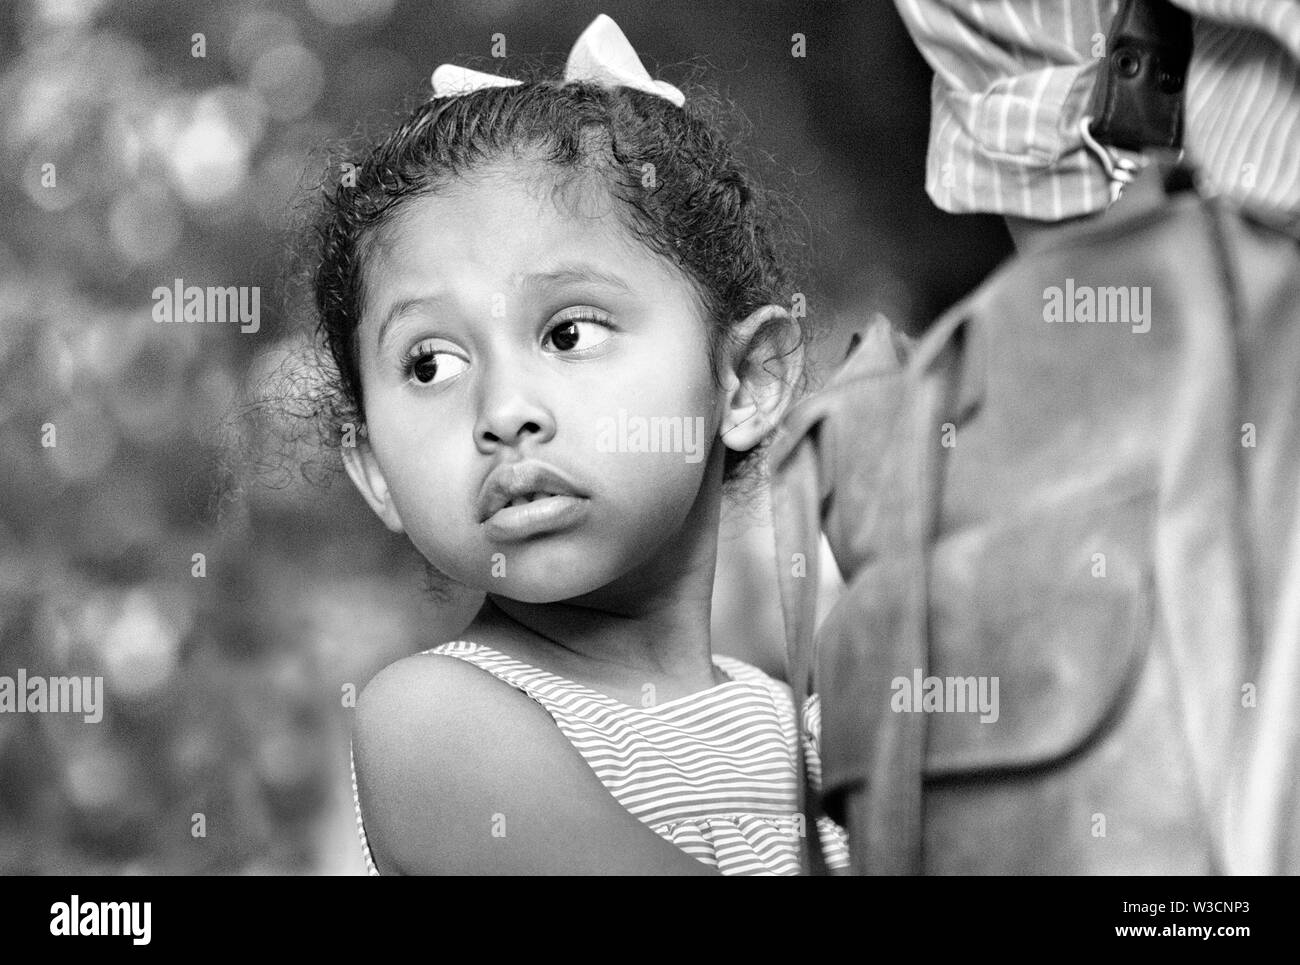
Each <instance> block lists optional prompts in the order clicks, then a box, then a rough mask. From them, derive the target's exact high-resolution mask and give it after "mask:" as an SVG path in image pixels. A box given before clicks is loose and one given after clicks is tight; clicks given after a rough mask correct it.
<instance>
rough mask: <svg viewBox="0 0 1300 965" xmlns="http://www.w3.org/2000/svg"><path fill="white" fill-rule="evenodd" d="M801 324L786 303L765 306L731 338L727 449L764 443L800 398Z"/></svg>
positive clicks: (727, 361)
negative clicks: (797, 384)
mask: <svg viewBox="0 0 1300 965" xmlns="http://www.w3.org/2000/svg"><path fill="white" fill-rule="evenodd" d="M800 336H801V333H800V330H799V323H798V322H796V321H795V320H794V319H793V318H792V317H791V316H790V313H789V311H787V310H786V309H785V308H784V307H782V306H781V305H764V306H763V307H762V308H759V309H757V310H755V311H754V312H753V313H752V314H750V315H749V317H747V318H746V319H745V320H744V321H743V322H741V323H740V324H739V325H737V326H736V327H735V328H734V329H733V330H732V332H731V334H730V336H729V344H730V346H731V351H730V353H729V354H728V357H727V358H726V359H725V360H724V362H725V365H726V368H725V370H724V371H723V373H722V376H723V378H722V384H723V388H724V389H725V390H726V398H725V400H724V405H725V411H724V412H723V416H722V425H721V430H720V434H721V437H722V441H723V442H724V443H725V444H726V446H727V448H729V449H734V450H736V451H737V452H748V451H749V450H750V449H753V448H754V447H755V446H756V445H758V444H759V443H760V442H762V441H763V439H764V437H766V436H767V434H768V433H769V432H771V431H772V430H773V429H774V428H776V425H777V423H778V422H780V421H781V416H783V415H784V414H785V410H786V408H787V407H788V406H789V405H790V400H791V399H792V398H793V396H794V388H795V382H796V381H797V380H798V377H799V374H800V372H802V371H803V340H802V338H801V337H800Z"/></svg>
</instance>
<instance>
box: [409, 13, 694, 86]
mask: <svg viewBox="0 0 1300 965" xmlns="http://www.w3.org/2000/svg"><path fill="white" fill-rule="evenodd" d="M564 79H565V81H575V80H586V81H592V82H594V83H597V84H601V85H604V86H606V87H612V86H622V87H635V88H636V89H637V90H643V91H645V92H646V93H648V94H657V95H658V96H660V97H662V98H664V99H666V100H669V101H671V102H672V103H674V104H676V105H677V106H678V107H681V106H682V104H684V103H685V102H686V95H685V94H683V93H682V92H681V91H679V90H678V89H677V88H676V87H674V86H673V85H672V84H669V83H668V82H667V81H662V80H655V79H653V78H652V77H651V76H650V75H649V74H648V73H647V72H646V69H645V67H644V66H643V65H642V63H641V58H640V57H638V56H637V55H636V51H635V50H633V49H632V45H631V44H630V43H628V40H627V37H626V36H625V35H624V34H623V31H622V30H620V29H619V27H618V24H616V23H615V22H614V21H613V20H612V19H610V18H609V17H607V16H605V14H603V13H602V14H601V15H600V16H598V17H597V18H596V19H595V20H593V21H592V22H591V26H589V27H588V28H587V29H586V30H584V31H583V32H582V35H581V36H580V37H578V40H577V42H576V43H575V44H574V45H573V50H572V51H570V52H569V60H568V62H567V63H566V64H565V65H564ZM519 83H522V81H518V80H513V79H512V78H509V77H501V76H498V75H497V74H485V73H483V72H482V71H478V70H470V69H469V68H468V67H457V66H456V65H455V64H442V65H441V66H439V67H438V69H437V70H435V71H434V72H433V96H434V97H455V96H456V95H457V94H467V93H469V92H470V91H475V90H482V89H483V88H485V87H512V86H514V85H515V84H519Z"/></svg>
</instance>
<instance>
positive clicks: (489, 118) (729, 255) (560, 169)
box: [311, 80, 807, 480]
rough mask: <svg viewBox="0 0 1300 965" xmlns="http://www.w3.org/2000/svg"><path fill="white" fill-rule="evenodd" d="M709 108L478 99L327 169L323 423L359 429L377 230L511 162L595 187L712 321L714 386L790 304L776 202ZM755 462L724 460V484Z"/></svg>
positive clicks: (541, 94) (415, 120) (591, 97)
mask: <svg viewBox="0 0 1300 965" xmlns="http://www.w3.org/2000/svg"><path fill="white" fill-rule="evenodd" d="M710 108H713V112H714V113H716V104H715V102H714V101H713V100H711V98H710V97H709V96H708V95H707V94H705V96H703V97H701V96H699V95H696V96H695V97H691V98H688V100H687V102H686V105H685V106H684V107H677V106H676V105H674V104H673V103H672V102H670V101H668V100H666V99H664V98H662V97H659V96H656V95H654V94H650V93H646V92H643V91H640V90H637V89H634V88H629V87H606V86H602V85H598V84H594V83H587V82H568V83H563V82H558V81H548V80H538V81H530V82H526V83H521V84H519V85H515V86H506V87H490V88H486V89H481V90H478V91H474V92H470V93H466V94H461V95H458V96H454V97H440V98H436V99H433V100H430V101H428V102H426V103H424V104H421V105H419V106H418V107H417V108H415V110H414V111H413V112H412V113H411V114H410V115H409V116H408V117H407V118H406V119H405V121H404V122H403V123H401V124H400V125H399V126H398V127H397V128H396V129H395V130H393V131H392V132H391V133H390V134H388V135H387V136H386V137H384V138H383V139H382V140H381V141H379V142H378V143H377V144H374V145H373V146H372V147H370V148H369V149H368V150H367V151H366V152H365V153H364V154H363V155H362V156H361V157H359V158H358V159H355V160H354V161H351V162H348V163H346V164H342V165H338V166H337V167H333V168H332V172H331V173H332V177H331V178H330V179H329V181H330V182H332V183H329V184H327V186H324V187H323V189H322V191H321V193H320V198H321V201H322V203H321V205H320V207H319V209H318V212H317V216H316V220H315V224H314V238H315V245H316V251H315V265H314V271H313V274H312V279H311V281H312V286H313V291H314V296H315V306H316V310H317V333H318V336H319V340H320V342H321V343H322V348H323V349H324V354H325V355H326V356H327V361H331V362H332V364H333V367H334V369H335V370H336V371H335V373H334V375H335V381H336V383H337V385H336V388H337V392H335V393H334V396H335V397H334V399H333V405H332V408H333V412H332V419H333V421H334V424H335V425H341V424H344V423H347V422H352V423H354V424H355V425H357V426H362V427H363V426H364V425H365V404H364V394H363V391H362V385H361V378H360V371H359V365H358V357H357V353H358V346H357V337H356V335H357V330H358V326H359V324H360V321H361V307H362V305H363V304H364V294H365V293H364V285H365V274H366V266H367V260H368V258H369V256H370V254H371V251H372V249H373V247H374V239H375V238H376V236H377V234H378V233H379V229H380V228H381V227H382V226H384V225H385V224H387V223H388V222H389V221H390V220H391V219H392V218H393V216H394V214H395V213H396V212H397V211H398V210H399V209H400V208H401V207H402V205H403V203H404V202H406V201H407V200H408V199H410V198H413V197H417V196H420V195H424V194H428V193H431V192H436V191H437V190H438V189H439V188H440V187H441V186H443V185H446V184H447V183H449V182H451V181H453V180H454V179H457V178H459V177H463V176H466V175H468V174H469V173H470V172H472V171H473V170H474V169H475V168H476V166H480V165H484V164H486V163H489V162H492V161H495V160H498V159H501V158H509V157H524V156H527V157H529V158H530V159H531V158H536V159H538V160H541V161H544V162H546V163H547V164H549V165H550V166H551V168H553V169H554V171H555V172H556V174H557V175H558V176H560V177H561V178H564V177H566V176H567V177H568V178H570V179H571V178H573V177H577V176H586V175H598V176H599V182H600V183H603V184H605V185H606V186H607V187H608V190H609V192H610V194H611V196H612V197H613V198H614V199H616V201H617V202H620V203H617V204H616V206H615V210H616V211H617V216H618V217H620V218H621V220H622V222H623V224H624V226H625V227H626V228H627V229H628V230H629V231H631V232H632V233H633V234H634V236H635V237H637V238H639V239H640V240H641V242H642V243H644V244H645V245H646V246H647V247H648V248H649V249H650V250H651V251H653V252H656V253H657V254H658V255H660V256H662V257H664V258H666V259H668V260H669V262H670V263H672V264H674V265H676V266H678V267H679V268H681V269H682V270H683V271H685V272H686V274H687V275H688V277H689V278H690V279H691V280H692V282H693V284H694V287H695V289H696V291H697V293H698V295H699V297H700V300H701V304H702V305H703V306H704V308H705V311H706V315H707V317H708V318H709V320H710V339H709V344H710V362H711V363H712V369H713V372H714V376H715V379H716V378H717V374H718V361H719V358H720V354H721V351H722V349H723V348H724V347H725V345H726V342H727V337H728V334H729V332H730V331H731V329H732V327H733V326H734V325H735V323H737V322H739V321H740V320H742V319H744V318H745V317H746V316H748V315H749V314H750V313H751V312H753V311H754V310H755V309H757V308H759V307H761V306H763V305H767V304H787V303H788V302H789V299H790V297H791V294H792V293H791V291H790V276H789V274H788V271H787V265H788V264H789V263H790V261H791V259H792V253H791V251H787V250H784V249H786V248H787V247H791V248H792V247H793V246H788V243H784V242H783V240H782V239H784V238H785V237H786V236H787V232H788V223H787V220H786V219H785V218H783V216H782V214H781V210H782V208H783V206H784V203H783V201H778V200H777V199H776V198H774V197H767V196H764V195H762V193H761V189H760V188H759V186H758V184H757V181H756V180H755V178H754V177H753V176H752V175H751V174H750V173H749V171H748V170H747V168H746V167H745V166H744V165H743V164H742V163H741V161H740V160H739V159H738V158H737V157H736V156H735V154H734V153H733V150H732V147H731V145H730V143H729V140H728V138H727V137H726V136H724V135H723V133H722V131H721V126H720V123H719V122H718V121H716V120H714V119H712V118H711V117H710V116H709V114H710ZM341 172H346V173H347V175H348V177H345V178H341V177H339V175H340V173H341ZM561 183H564V182H563V181H562V182H561ZM584 185H585V182H584ZM801 331H802V327H801ZM806 337H807V336H806V334H805V335H804V340H806ZM792 348H793V346H785V347H784V348H782V349H778V350H779V351H789V350H791V349H792ZM756 452H757V449H756V450H752V451H751V452H749V453H733V452H730V451H729V452H728V463H727V468H726V476H727V478H728V479H729V480H733V479H735V478H736V477H738V476H740V475H741V469H742V466H744V465H748V464H750V463H751V462H752V460H751V458H750V457H751V456H753V455H755V453H756Z"/></svg>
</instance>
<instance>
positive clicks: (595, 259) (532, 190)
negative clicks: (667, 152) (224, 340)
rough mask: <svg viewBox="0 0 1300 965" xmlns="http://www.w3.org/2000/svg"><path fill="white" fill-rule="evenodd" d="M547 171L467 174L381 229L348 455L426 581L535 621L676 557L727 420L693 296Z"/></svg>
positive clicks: (595, 206) (588, 195) (602, 212)
mask: <svg viewBox="0 0 1300 965" xmlns="http://www.w3.org/2000/svg"><path fill="white" fill-rule="evenodd" d="M539 171H544V168H542V167H540V166H534V167H531V168H529V169H528V170H527V173H529V174H532V175H533V177H532V178H528V177H524V176H522V172H521V171H520V169H518V168H515V169H505V168H500V167H498V168H494V169H492V170H489V171H485V172H481V173H477V174H476V175H475V176H473V177H472V178H470V179H467V180H464V181H459V182H456V183H454V184H452V185H450V186H447V187H445V188H443V189H441V190H439V191H438V192H437V193H436V194H435V195H432V196H426V197H421V198H418V199H413V200H411V201H409V202H407V203H406V204H405V206H404V207H403V209H402V210H401V212H400V213H399V215H398V217H397V218H395V219H394V220H393V222H391V223H390V224H388V225H387V226H385V228H384V229H383V231H382V232H381V233H380V235H379V236H378V238H377V241H378V244H376V246H375V247H374V249H373V251H372V252H371V255H370V259H369V262H368V264H367V272H366V292H365V299H364V306H363V315H362V322H361V325H360V328H359V330H358V353H359V359H360V367H361V381H362V385H363V391H364V408H365V414H366V423H367V430H368V432H367V436H368V439H367V441H366V443H364V444H361V445H360V446H359V447H358V448H357V449H354V450H350V451H348V450H345V455H346V458H347V462H348V469H349V472H350V474H351V475H352V477H353V479H354V481H356V482H357V484H358V487H359V488H360V489H361V491H362V493H363V494H364V495H365V496H366V498H367V500H368V501H369V502H370V504H371V505H372V507H374V509H375V510H376V512H378V513H379V515H380V517H381V518H382V519H383V520H384V522H385V523H386V524H387V525H388V526H389V528H390V529H393V530H395V531H405V532H406V533H407V534H408V536H409V537H410V539H411V541H412V542H413V543H414V545H415V546H416V548H417V549H419V551H420V552H421V553H422V554H423V555H424V556H425V557H426V558H427V559H428V560H429V561H430V562H431V563H432V564H433V565H434V566H435V567H437V568H438V569H439V570H441V571H442V572H444V573H446V574H447V575H448V576H450V577H452V578H453V579H455V580H457V581H459V582H461V583H465V584H467V585H470V586H474V587H477V588H479V589H483V590H486V591H488V592H491V593H495V594H500V595H503V596H505V597H508V598H511V599H516V600H520V601H524V602H532V603H542V602H553V601H557V600H563V599H570V598H572V597H576V596H579V595H581V594H585V593H589V592H591V591H593V590H595V589H597V588H599V587H602V586H605V585H607V584H610V583H612V582H613V581H615V580H617V579H618V578H619V577H620V576H623V575H625V574H628V573H630V572H631V571H632V570H634V569H635V568H637V567H638V566H641V565H644V564H646V563H648V562H650V561H651V560H652V559H653V558H654V557H656V555H658V554H662V553H664V552H671V546H672V541H673V539H674V537H675V536H677V535H678V534H679V532H680V531H681V530H682V527H683V524H684V523H685V522H686V520H687V518H688V516H689V515H690V514H691V512H692V509H693V508H695V507H696V505H697V501H699V500H701V499H710V498H712V499H716V498H717V495H716V494H717V485H718V482H719V480H720V477H721V472H720V469H721V463H722V459H721V453H722V450H721V443H720V442H719V441H718V432H719V427H720V425H721V424H722V422H723V420H724V417H725V416H726V413H727V406H726V400H725V392H724V391H723V390H721V389H719V388H718V387H717V386H716V385H715V383H714V381H713V379H712V378H711V373H710V369H709V350H708V337H707V324H706V320H705V318H704V316H703V312H702V309H701V306H700V304H699V301H698V298H697V296H696V293H695V291H694V290H693V288H692V287H691V285H690V283H689V281H688V279H687V278H686V277H685V276H684V274H683V273H682V272H680V271H679V270H678V269H676V268H674V267H673V266H671V265H669V264H666V263H665V262H664V261H663V260H662V259H660V258H658V257H656V256H655V255H654V254H652V253H651V252H650V251H649V250H648V249H646V248H645V247H644V246H643V245H642V244H641V243H639V242H637V241H636V240H635V239H634V238H632V237H631V236H630V235H629V234H628V232H627V230H626V229H625V228H623V227H622V225H621V223H620V222H619V221H618V219H617V217H616V216H615V213H614V211H613V209H612V205H613V204H614V203H615V202H614V201H613V199H611V198H609V196H608V195H607V194H606V192H605V191H604V190H603V189H596V188H594V187H592V186H591V183H588V184H586V185H583V187H584V188H585V194H584V195H583V197H582V200H581V204H580V205H577V206H575V205H573V204H570V203H568V202H567V201H566V200H564V199H563V198H562V197H561V195H559V194H556V193H553V192H552V189H553V187H554V183H553V182H552V181H551V180H550V179H549V178H546V177H537V174H538V172H539ZM571 187H573V188H575V189H576V188H578V187H579V186H578V185H577V184H575V185H573V186H571ZM564 197H567V198H570V199H571V198H572V197H573V192H569V193H568V194H566V195H565V196H564ZM557 199H559V200H557ZM664 449H667V450H669V451H647V450H664ZM546 494H552V495H546ZM529 499H533V500H534V501H532V502H526V501H527V500H529ZM512 503H517V504H518V505H511V504H512Z"/></svg>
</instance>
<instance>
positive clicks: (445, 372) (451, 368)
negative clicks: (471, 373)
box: [402, 344, 469, 385]
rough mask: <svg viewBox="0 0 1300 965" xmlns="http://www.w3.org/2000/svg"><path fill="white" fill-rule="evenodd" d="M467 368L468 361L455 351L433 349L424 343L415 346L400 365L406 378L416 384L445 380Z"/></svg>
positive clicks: (431, 383) (429, 383) (432, 383)
mask: <svg viewBox="0 0 1300 965" xmlns="http://www.w3.org/2000/svg"><path fill="white" fill-rule="evenodd" d="M467 368H469V362H468V361H466V360H465V359H463V358H461V357H460V356H459V355H457V354H456V353H454V352H439V351H434V350H433V349H431V348H429V347H428V346H427V345H424V344H420V345H417V346H415V348H413V349H412V350H411V351H410V353H409V354H408V355H407V356H406V361H405V362H404V363H403V365H402V370H403V372H404V373H405V374H406V377H407V379H409V380H410V381H412V382H415V383H416V384H418V385H434V384H436V383H438V382H446V381H447V380H448V379H451V378H455V377H456V376H457V375H460V373H462V372H464V371H465V370H466V369H467Z"/></svg>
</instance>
